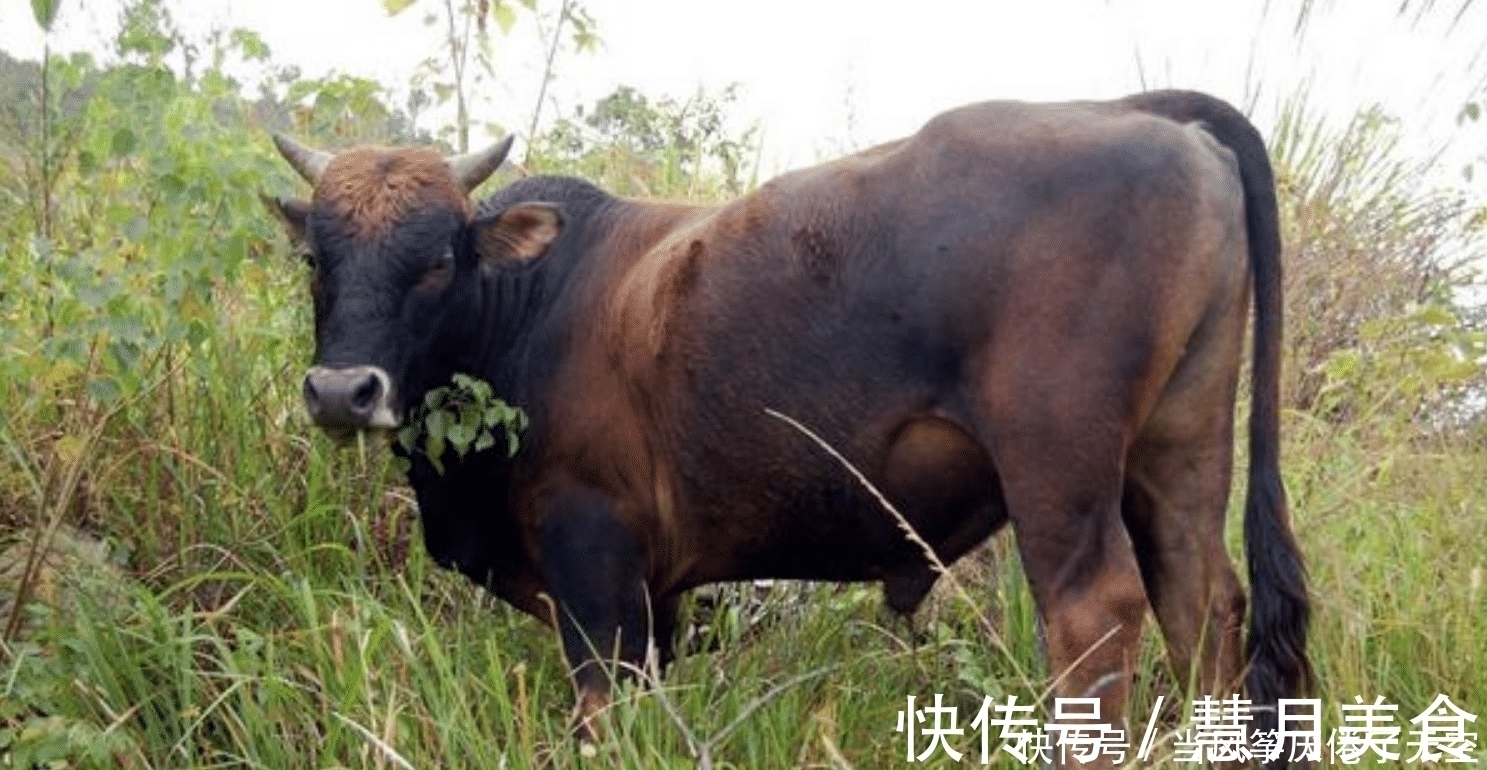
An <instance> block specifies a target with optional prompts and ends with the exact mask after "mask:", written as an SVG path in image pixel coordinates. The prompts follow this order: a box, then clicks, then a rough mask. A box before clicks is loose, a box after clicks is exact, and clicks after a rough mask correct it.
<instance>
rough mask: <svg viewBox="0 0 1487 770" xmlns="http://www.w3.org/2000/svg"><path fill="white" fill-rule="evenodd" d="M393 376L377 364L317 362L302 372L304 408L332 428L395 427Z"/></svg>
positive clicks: (314, 418) (333, 429)
mask: <svg viewBox="0 0 1487 770" xmlns="http://www.w3.org/2000/svg"><path fill="white" fill-rule="evenodd" d="M392 397H393V394H392V379H391V378H390V377H388V376H387V372H385V371H383V370H382V369H381V368H380V367H376V366H338V367H330V366H316V367H312V368H311V369H310V371H309V372H308V373H307V374H306V375H305V409H307V410H308V411H309V412H310V419H312V420H314V421H315V424H316V425H319V426H320V427H322V428H325V429H326V430H329V431H332V432H339V431H346V430H366V429H369V428H382V429H387V430H391V429H393V428H396V427H398V423H399V422H401V420H399V418H398V415H397V411H396V410H395V409H394V408H393V401H392Z"/></svg>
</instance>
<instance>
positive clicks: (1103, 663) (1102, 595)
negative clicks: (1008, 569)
mask: <svg viewBox="0 0 1487 770" xmlns="http://www.w3.org/2000/svg"><path fill="white" fill-rule="evenodd" d="M1099 424H1100V423H1099V421H1097V420H1066V419H1059V418H1052V417H1050V418H1049V419H1047V420H1042V421H1039V422H1038V423H1035V424H1023V425H1021V426H1016V427H1012V426H1008V427H1010V428H1011V430H1009V431H1007V432H1004V433H1002V434H1001V435H1000V436H999V437H998V440H997V441H995V443H994V446H995V451H994V453H993V456H994V458H995V460H996V463H997V470H998V471H999V472H1000V474H1001V477H1002V483H1003V488H1004V491H1005V495H1006V501H1007V506H1008V509H1009V512H1010V515H1011V519H1012V526H1013V529H1014V531H1015V533H1016V536H1017V547H1018V551H1019V552H1020V553H1021V556H1022V563H1023V568H1024V570H1025V571H1026V573H1027V578H1028V584H1029V585H1030V586H1031V588H1032V591H1033V597H1034V599H1035V600H1036V602H1037V605H1038V612H1039V615H1040V616H1041V618H1042V620H1043V625H1044V629H1045V633H1046V637H1047V643H1048V661H1049V670H1050V673H1051V674H1052V675H1053V676H1054V677H1055V679H1056V686H1055V687H1054V692H1055V694H1056V695H1058V696H1061V697H1093V698H1099V699H1100V705H1101V710H1100V713H1101V716H1102V718H1103V720H1102V721H1109V722H1110V723H1112V724H1116V725H1120V724H1122V723H1123V722H1124V720H1125V708H1126V699H1127V697H1128V695H1129V691H1130V680H1131V674H1132V669H1133V667H1134V664H1135V660H1136V654H1137V650H1138V646H1139V643H1140V638H1141V624H1142V622H1143V620H1144V618H1145V614H1146V607H1147V603H1146V594H1145V592H1144V591H1143V590H1142V584H1141V575H1140V572H1139V570H1138V569H1137V566H1136V559H1135V555H1134V554H1133V552H1132V550H1131V543H1130V540H1129V539H1128V538H1127V535H1126V529H1125V527H1124V526H1123V525H1122V523H1121V518H1120V489H1121V463H1120V453H1121V446H1120V441H1119V437H1118V436H1115V435H1104V436H1100V435H1095V433H1097V432H1098V431H1097V430H1095V429H1093V426H1095V425H1099ZM1081 428H1083V429H1084V430H1081ZM1111 432H1112V433H1113V431H1111ZM1094 764H1095V765H1096V766H1101V765H1104V766H1108V765H1109V764H1110V758H1109V757H1103V758H1100V759H1099V760H1097V761H1096V762H1095V763H1094Z"/></svg>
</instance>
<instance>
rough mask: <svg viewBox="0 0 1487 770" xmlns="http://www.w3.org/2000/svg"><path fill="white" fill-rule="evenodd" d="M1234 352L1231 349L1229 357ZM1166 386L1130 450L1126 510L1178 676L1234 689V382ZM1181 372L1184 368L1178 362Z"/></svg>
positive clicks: (1204, 687) (1239, 615)
mask: <svg viewBox="0 0 1487 770" xmlns="http://www.w3.org/2000/svg"><path fill="white" fill-rule="evenodd" d="M1235 358H1236V359H1237V355H1236V356H1235ZM1194 368H1195V369H1197V370H1201V372H1202V376H1203V377H1204V378H1206V379H1211V380H1213V382H1212V383H1201V382H1186V381H1185V378H1184V377H1183V373H1182V372H1181V371H1180V372H1179V377H1178V378H1177V379H1175V380H1174V383H1173V385H1171V386H1169V388H1168V392H1167V393H1166V394H1165V395H1164V397H1163V399H1162V401H1161V403H1160V404H1159V405H1158V407H1157V409H1156V411H1155V412H1154V413H1153V414H1152V416H1151V417H1150V418H1149V419H1148V421H1147V423H1146V425H1145V427H1144V428H1143V429H1142V434H1141V436H1140V437H1139V438H1138V439H1137V441H1136V443H1135V444H1134V445H1133V446H1132V448H1131V451H1130V452H1129V453H1128V455H1127V465H1126V490H1125V497H1124V506H1123V509H1124V515H1125V521H1126V526H1127V528H1128V529H1129V531H1130V534H1131V539H1132V541H1133V542H1134V543H1135V545H1136V556H1137V558H1138V560H1139V562H1140V565H1141V575H1142V578H1143V579H1144V581H1145V585H1146V592H1147V595H1148V596H1149V597H1150V598H1151V603H1152V608H1153V610H1154V611H1155V613H1156V617H1157V622H1158V623H1159V624H1160V626H1161V628H1162V635H1163V637H1164V638H1165V639H1166V642H1167V651H1168V657H1169V659H1170V661H1171V664H1172V667H1173V669H1174V673H1175V674H1176V675H1177V678H1178V682H1179V683H1180V684H1182V685H1183V686H1184V689H1186V686H1187V685H1188V684H1189V683H1190V682H1191V678H1192V675H1193V674H1194V673H1196V674H1197V682H1196V684H1197V686H1198V688H1199V692H1201V693H1208V694H1212V695H1216V696H1223V695H1230V694H1234V693H1238V692H1240V690H1241V688H1242V682H1241V681H1240V674H1241V661H1242V657H1243V648H1242V647H1241V644H1242V642H1241V631H1242V626H1243V623H1244V613H1245V599H1244V593H1243V592H1242V590H1241V589H1240V586H1239V579H1238V578H1237V577H1236V576H1235V574H1234V567H1233V564H1232V563H1231V562H1230V560H1229V555H1228V552H1227V551H1226V550H1225V548H1224V514H1225V508H1226V507H1227V504H1228V498H1229V475H1230V471H1231V468H1232V463H1233V457H1232V454H1233V445H1234V444H1233V381H1232V379H1230V380H1229V381H1228V383H1227V384H1226V383H1225V382H1224V379H1223V371H1222V370H1223V369H1224V367H1194ZM1184 369H1188V367H1187V366H1184Z"/></svg>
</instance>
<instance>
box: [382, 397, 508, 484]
mask: <svg viewBox="0 0 1487 770" xmlns="http://www.w3.org/2000/svg"><path fill="white" fill-rule="evenodd" d="M497 428H500V429H501V430H502V431H503V432H504V433H505V434H506V455H507V456H508V457H515V456H516V450H517V449H518V448H519V447H520V445H521V443H520V436H521V432H522V431H523V430H526V428H527V413H526V412H523V411H522V410H521V409H520V408H519V407H514V406H512V405H510V404H508V403H506V402H505V401H504V400H503V399H502V398H501V397H500V396H497V395H496V394H495V392H494V391H493V390H491V386H490V383H488V382H486V381H485V380H481V379H478V378H475V377H471V376H469V375H467V374H456V375H454V378H453V383H452V384H450V385H442V386H440V387H437V388H434V389H433V390H431V391H429V392H428V394H427V395H425V396H424V397H423V403H421V404H419V405H417V406H415V407H414V408H413V410H412V411H411V413H410V414H409V415H408V420H407V424H405V425H404V426H403V427H402V428H401V429H400V430H399V431H398V443H399V444H401V445H402V447H403V449H404V450H406V451H408V452H410V453H412V452H416V451H422V452H423V454H424V456H426V457H428V458H429V462H431V463H433V464H434V468H435V469H436V470H438V471H439V473H443V472H444V462H443V459H442V458H443V457H444V452H445V450H446V449H449V448H453V449H454V452H455V454H457V455H459V456H460V457H464V456H465V455H466V454H469V452H470V451H471V450H474V451H476V452H480V451H484V450H486V449H489V448H491V447H493V446H495V444H496V434H495V430H496V429H497Z"/></svg>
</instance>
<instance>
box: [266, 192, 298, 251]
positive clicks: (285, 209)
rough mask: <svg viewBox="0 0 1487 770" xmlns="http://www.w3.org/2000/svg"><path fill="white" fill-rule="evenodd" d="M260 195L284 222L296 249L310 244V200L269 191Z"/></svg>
mask: <svg viewBox="0 0 1487 770" xmlns="http://www.w3.org/2000/svg"><path fill="white" fill-rule="evenodd" d="M258 197H259V199H260V200H262V201H263V205H265V206H267V207H268V210H269V211H272V212H273V213H274V216H276V217H278V218H279V221H280V222H283V223H284V231H285V232H287V233H289V242H290V243H291V244H293V246H294V248H295V249H297V250H298V249H304V248H305V247H306V246H307V245H308V238H306V233H307V232H309V230H308V229H307V227H308V222H309V219H310V202H309V201H303V200H298V199H295V198H278V197H275V196H272V195H269V194H268V193H259V194H258Z"/></svg>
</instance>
